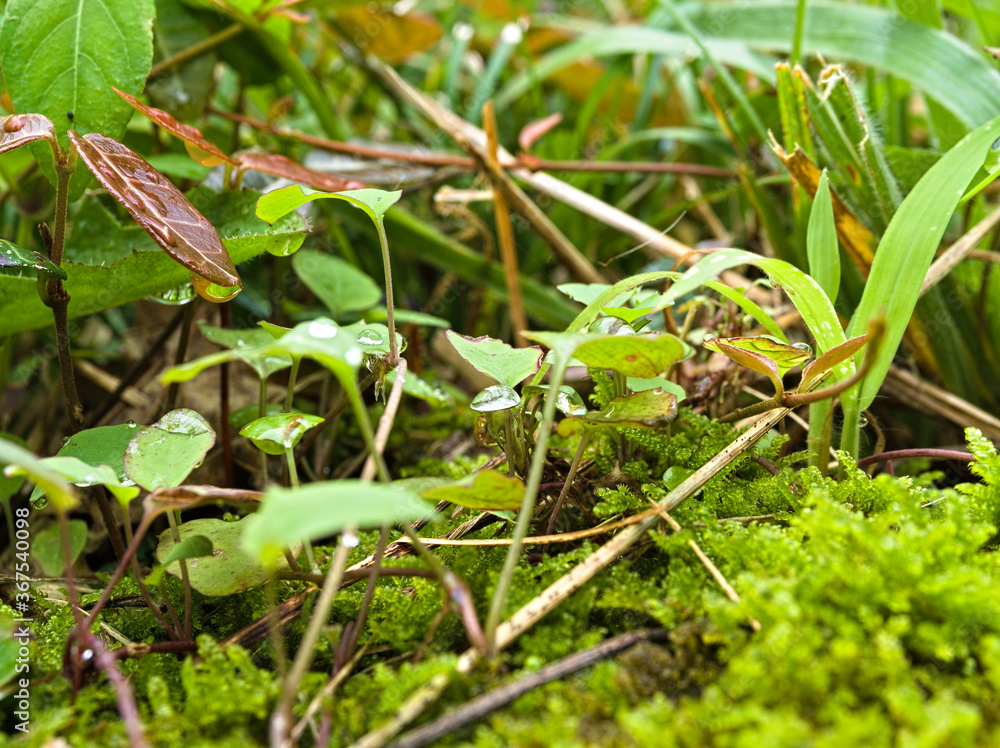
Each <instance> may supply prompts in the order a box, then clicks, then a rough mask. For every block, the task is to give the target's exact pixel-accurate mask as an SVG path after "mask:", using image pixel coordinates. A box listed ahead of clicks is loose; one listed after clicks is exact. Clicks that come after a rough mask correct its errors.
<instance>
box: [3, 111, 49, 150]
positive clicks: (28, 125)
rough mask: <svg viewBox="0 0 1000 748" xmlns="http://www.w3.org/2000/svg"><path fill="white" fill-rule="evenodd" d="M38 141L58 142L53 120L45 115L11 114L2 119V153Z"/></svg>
mask: <svg viewBox="0 0 1000 748" xmlns="http://www.w3.org/2000/svg"><path fill="white" fill-rule="evenodd" d="M36 140H49V141H51V142H52V143H53V144H54V143H55V142H56V130H55V127H54V126H53V124H52V120H50V119H49V118H48V117H46V116H45V115H43V114H11V115H10V116H8V117H0V153H6V152H7V151H12V150H14V149H15V148H20V147H21V146H22V145H25V144H26V143H31V142H33V141H36Z"/></svg>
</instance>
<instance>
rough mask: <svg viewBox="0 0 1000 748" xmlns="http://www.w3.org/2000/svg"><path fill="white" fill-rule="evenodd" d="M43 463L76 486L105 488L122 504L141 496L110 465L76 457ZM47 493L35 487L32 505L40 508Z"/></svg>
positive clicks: (44, 460)
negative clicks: (89, 461)
mask: <svg viewBox="0 0 1000 748" xmlns="http://www.w3.org/2000/svg"><path fill="white" fill-rule="evenodd" d="M42 463H43V464H44V465H45V466H46V467H48V468H49V469H51V470H52V472H54V473H56V474H58V475H60V476H62V477H63V478H65V479H66V480H68V481H69V482H70V483H72V484H73V485H76V486H104V487H105V488H107V489H108V490H109V491H111V493H112V494H114V496H115V498H116V499H118V501H119V502H121V503H122V504H127V503H128V502H130V501H131V500H132V499H134V498H135V497H136V496H138V495H139V489H138V488H136V487H135V486H134V485H132V484H131V483H129V484H126V483H125V482H123V481H122V479H121V478H119V477H118V475H117V474H116V473H115V470H114V468H113V467H111V466H110V465H89V464H87V463H86V462H84V461H83V460H81V459H78V458H76V457H61V456H58V455H57V456H55V457H46V458H44V459H42ZM44 495H45V491H44V490H43V489H41V487H38V486H36V487H35V493H32V494H31V501H32V504H34V505H35V506H38V505H39V504H38V503H37V502H39V501H40V500H41V498H42V497H43V496H44Z"/></svg>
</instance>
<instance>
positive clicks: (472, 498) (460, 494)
mask: <svg viewBox="0 0 1000 748" xmlns="http://www.w3.org/2000/svg"><path fill="white" fill-rule="evenodd" d="M420 495H421V496H423V497H424V498H425V499H430V500H431V501H450V502H451V503H452V504H455V505H456V506H464V507H467V508H469V509H483V510H491V509H499V510H514V509H520V508H521V502H522V501H523V500H524V483H522V482H521V481H520V480H519V479H518V478H512V477H510V476H507V475H504V474H503V473H498V472H497V471H496V470H483V471H480V472H479V473H476V474H475V475H473V476H469V477H468V478H464V479H462V480H461V481H459V482H458V483H455V484H453V485H450V486H440V487H438V488H430V489H427V490H426V491H422V492H421V494H420Z"/></svg>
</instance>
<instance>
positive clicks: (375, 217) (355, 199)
mask: <svg viewBox="0 0 1000 748" xmlns="http://www.w3.org/2000/svg"><path fill="white" fill-rule="evenodd" d="M402 194H403V193H402V191H400V190H396V191H395V192H386V191H384V190H373V189H365V190H347V191H345V192H312V193H310V194H308V195H306V194H305V193H304V192H302V188H301V187H299V186H298V185H295V184H293V185H289V186H288V187H282V188H281V189H280V190H274V191H273V192H268V193H267V194H266V195H263V196H262V197H261V198H260V199H259V200H258V201H257V217H258V218H259V219H261V220H262V221H267V222H268V223H274V222H275V221H277V220H278V219H279V218H281V217H282V216H283V215H285V214H287V213H291V212H292V211H293V210H295V209H296V208H299V207H301V206H303V205H305V204H306V203H311V202H312V201H313V200H321V199H324V198H332V199H334V200H344V201H345V202H348V203H350V204H351V205H353V206H355V207H357V208H361V210H363V211H364V212H365V213H367V214H368V216H369V218H371V219H372V221H374V222H375V224H376V225H378V226H381V225H382V220H383V218H384V216H385V212H386V211H387V210H388V209H389V208H390V207H392V206H393V205H394V204H395V203H396V201H397V200H399V198H400V196H401V195H402Z"/></svg>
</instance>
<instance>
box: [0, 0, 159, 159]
mask: <svg viewBox="0 0 1000 748" xmlns="http://www.w3.org/2000/svg"><path fill="white" fill-rule="evenodd" d="M153 15H154V7H153V0H129V2H108V0H9V1H8V2H7V5H6V11H5V13H4V22H3V31H2V33H0V47H2V48H3V50H4V54H3V73H4V78H5V79H6V82H7V88H8V90H9V92H10V98H11V101H13V103H14V106H15V108H16V110H17V111H18V112H37V113H39V114H44V115H45V116H46V117H48V118H49V119H50V120H52V122H53V123H54V124H55V128H56V133H57V135H58V137H59V142H60V144H61V145H62V146H63V147H64V148H66V147H68V146H69V141H68V140H67V136H66V133H67V131H68V130H69V128H70V127H72V128H73V129H75V130H76V131H77V132H80V133H88V132H92V133H102V134H104V135H107V136H110V137H113V138H120V137H122V135H124V134H125V125H126V124H128V121H129V119H130V118H131V116H132V108H131V107H130V106H129V105H128V104H127V103H126V102H124V101H122V100H121V99H120V98H119V97H118V96H117V95H115V92H114V91H113V90H111V87H112V86H117V87H118V88H120V89H122V90H123V91H127V92H129V93H133V94H138V93H139V92H141V91H142V88H143V86H144V85H145V83H146V74H147V73H148V72H149V65H150V62H151V60H152V56H153V46H152V40H153V32H152V21H153ZM68 112H72V118H70V117H68V116H67V113H68Z"/></svg>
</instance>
